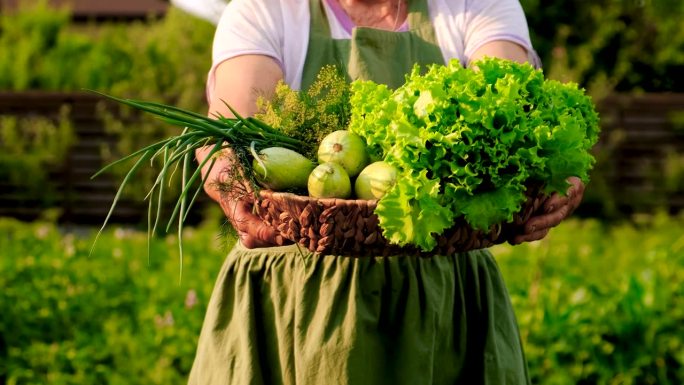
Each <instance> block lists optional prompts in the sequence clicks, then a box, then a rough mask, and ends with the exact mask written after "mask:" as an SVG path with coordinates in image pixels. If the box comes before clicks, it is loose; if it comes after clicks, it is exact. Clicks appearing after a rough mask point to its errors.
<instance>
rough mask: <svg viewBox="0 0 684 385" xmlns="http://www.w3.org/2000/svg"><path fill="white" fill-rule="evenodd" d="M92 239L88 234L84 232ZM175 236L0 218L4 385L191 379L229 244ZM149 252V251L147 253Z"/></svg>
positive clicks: (196, 235) (209, 237)
mask: <svg viewBox="0 0 684 385" xmlns="http://www.w3.org/2000/svg"><path fill="white" fill-rule="evenodd" d="M87 234H91V233H90V232H87ZM185 238H186V241H185V244H184V246H185V248H184V260H183V270H182V272H183V275H182V278H179V273H180V271H181V270H180V265H179V259H178V245H177V242H176V241H175V238H173V237H169V238H158V239H153V240H152V243H151V245H150V258H149V259H147V257H146V256H145V254H146V253H145V252H144V250H147V236H146V234H145V233H141V232H136V231H131V230H127V229H123V228H118V229H113V230H109V231H106V232H105V233H104V234H103V236H102V237H101V238H100V240H99V241H98V243H97V244H96V246H95V248H94V249H93V252H92V254H91V255H90V254H89V252H90V248H91V245H92V242H93V238H92V237H91V236H86V237H83V236H79V235H77V234H75V233H63V232H61V231H60V230H59V229H58V228H57V227H55V226H54V225H51V224H48V223H34V224H22V223H19V222H15V221H12V220H7V219H4V220H3V219H0V286H1V287H2V288H3V294H2V295H1V296H0V312H2V317H0V383H3V384H4V383H8V384H35V383H49V384H127V385H128V384H165V385H166V384H173V383H178V384H180V383H184V381H185V377H186V375H187V373H188V371H189V369H190V366H191V364H192V360H193V358H194V352H195V348H196V341H197V337H198V336H199V331H200V327H201V323H202V319H203V316H204V311H205V309H206V304H207V301H208V298H209V295H210V291H211V289H212V282H213V279H214V278H215V276H216V274H217V272H218V270H219V268H220V266H221V263H222V261H223V256H224V255H225V251H226V246H225V245H223V246H217V239H218V238H217V235H216V234H215V228H214V229H212V230H209V229H201V230H193V229H187V230H186V232H185ZM141 250H143V251H141Z"/></svg>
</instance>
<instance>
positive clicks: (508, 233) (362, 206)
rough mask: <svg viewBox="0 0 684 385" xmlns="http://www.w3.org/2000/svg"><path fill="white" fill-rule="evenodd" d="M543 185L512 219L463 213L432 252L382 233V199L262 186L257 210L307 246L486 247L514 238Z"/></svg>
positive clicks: (362, 249)
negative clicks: (480, 222) (488, 221)
mask: <svg viewBox="0 0 684 385" xmlns="http://www.w3.org/2000/svg"><path fill="white" fill-rule="evenodd" d="M545 199H546V197H545V196H544V195H543V194H542V193H541V189H540V188H528V198H527V202H526V203H525V204H524V205H523V209H522V210H521V212H520V213H519V214H517V215H516V216H515V218H514V220H513V221H512V222H511V223H504V224H500V225H494V226H492V228H491V229H490V231H488V232H485V231H476V230H473V229H472V228H471V227H470V226H468V225H467V224H466V223H465V221H463V220H462V219H460V220H458V221H457V222H456V223H455V224H454V226H453V227H452V228H450V229H449V230H447V231H445V233H444V234H443V235H442V236H441V237H440V238H439V239H438V246H437V248H436V249H435V250H433V251H432V252H430V253H429V254H428V253H424V252H421V251H420V250H418V249H417V248H413V247H399V246H396V245H391V244H389V242H388V241H387V239H385V238H384V237H383V236H382V229H381V228H380V227H379V225H378V217H377V215H375V213H374V209H375V206H376V203H377V201H368V200H348V199H316V198H312V197H308V196H300V195H294V194H291V193H281V192H273V191H269V190H261V191H260V192H259V199H258V201H257V203H256V204H255V209H256V210H255V211H256V214H257V215H258V216H259V217H260V218H261V219H262V220H263V221H264V222H265V223H266V224H268V225H270V226H272V227H273V228H276V229H277V230H278V232H279V233H280V235H282V236H283V237H285V238H286V239H289V240H291V241H293V242H296V243H299V244H300V245H302V246H304V247H306V248H307V249H309V250H311V251H314V252H319V253H324V254H350V255H359V256H365V255H397V254H404V255H434V254H442V255H450V254H453V253H457V252H464V251H469V250H475V249H481V248H485V247H489V246H492V245H495V244H498V243H503V242H506V241H508V240H510V239H511V237H512V236H513V235H514V234H515V233H516V232H517V229H518V228H519V227H520V226H521V225H522V224H523V223H524V222H525V221H527V219H528V218H529V217H530V216H531V215H532V213H534V212H536V211H537V210H539V209H540V207H541V206H542V204H543V202H544V200H545Z"/></svg>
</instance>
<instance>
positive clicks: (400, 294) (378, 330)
mask: <svg viewBox="0 0 684 385" xmlns="http://www.w3.org/2000/svg"><path fill="white" fill-rule="evenodd" d="M310 9H311V29H310V32H311V33H310V38H309V48H308V53H307V60H306V65H305V67H304V75H303V78H302V85H303V88H302V89H306V88H305V87H306V86H308V85H310V84H311V82H312V81H313V79H314V77H315V74H316V73H317V71H318V69H319V68H320V67H321V66H322V65H325V64H338V65H342V66H343V68H345V69H346V71H347V74H348V76H349V78H350V79H372V80H375V81H382V82H385V83H387V84H389V85H390V86H393V87H396V86H398V85H400V84H401V83H403V81H404V75H405V74H406V73H408V71H409V70H410V69H411V67H412V66H413V64H414V63H421V64H429V63H434V62H440V63H443V58H442V56H441V53H440V51H439V48H438V47H437V45H436V44H434V43H435V37H434V31H433V29H432V26H431V25H430V23H429V18H428V15H427V5H426V0H416V1H411V4H410V12H409V16H408V20H409V31H407V32H388V31H380V30H375V29H370V28H355V29H354V30H353V33H352V39H351V40H333V39H331V38H330V33H329V30H328V23H327V20H326V19H325V13H324V12H323V11H322V9H321V4H320V3H319V1H318V0H312V1H311V5H310ZM528 383H529V380H528V375H527V369H526V364H525V360H524V356H523V352H522V347H521V343H520V336H519V333H518V326H517V323H516V320H515V317H514V315H513V310H512V306H511V302H510V299H509V296H508V293H507V291H506V288H505V285H504V282H503V280H502V277H501V274H500V272H499V269H498V267H497V265H496V262H495V261H494V258H493V257H492V255H491V254H490V253H489V251H487V250H477V251H472V252H468V253H461V254H456V255H449V256H433V257H430V258H419V257H408V256H391V257H377V256H370V255H364V256H360V255H355V256H338V255H321V254H317V253H311V252H308V251H306V250H303V249H300V248H298V247H297V246H294V245H292V246H283V247H272V248H262V249H251V250H250V249H246V248H244V247H242V246H241V245H239V244H238V245H236V246H235V247H234V248H233V250H232V251H231V252H230V254H229V255H228V257H227V258H226V261H225V263H224V265H223V267H222V269H221V272H220V273H219V276H218V279H217V282H216V286H215V288H214V291H213V294H212V297H211V299H210V301H209V304H208V308H207V313H206V316H205V320H204V325H203V327H202V331H201V333H200V337H199V342H198V348H197V354H196V357H195V361H194V364H193V367H192V371H191V373H190V378H189V384H190V385H210V384H211V385H224V384H226V385H227V384H232V385H262V384H263V385H271V384H273V385H275V384H278V385H280V384H284V385H285V384H286V385H295V384H296V385H328V384H351V385H385V384H387V385H423V384H425V385H427V384H445V385H446V384H465V385H478V384H491V385H507V384H514V385H519V384H528Z"/></svg>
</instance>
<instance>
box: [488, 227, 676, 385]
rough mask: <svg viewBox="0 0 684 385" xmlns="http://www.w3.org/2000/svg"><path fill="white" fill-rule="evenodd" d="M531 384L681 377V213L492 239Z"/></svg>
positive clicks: (655, 381)
mask: <svg viewBox="0 0 684 385" xmlns="http://www.w3.org/2000/svg"><path fill="white" fill-rule="evenodd" d="M492 252H493V253H494V255H495V256H497V259H498V261H499V264H500V266H501V269H502V271H503V274H504V277H505V278H506V282H507V285H508V288H509V291H510V293H511V296H512V300H513V305H514V308H515V310H516V314H517V317H518V322H519V324H520V328H521V332H522V338H523V342H524V344H525V349H526V351H525V352H526V356H527V358H528V361H529V368H530V374H531V376H532V379H533V383H538V384H660V385H667V384H682V383H684V328H682V325H684V217H679V218H672V217H669V216H667V215H655V216H643V217H640V218H635V222H634V223H633V224H621V225H615V226H609V225H606V224H605V223H601V222H599V221H595V220H585V221H570V222H566V223H564V224H563V225H561V226H560V227H559V228H557V229H554V230H553V231H552V232H551V234H550V236H549V237H548V238H546V239H545V240H543V241H541V242H535V243H528V244H524V245H520V246H517V247H510V246H497V247H494V248H493V249H492Z"/></svg>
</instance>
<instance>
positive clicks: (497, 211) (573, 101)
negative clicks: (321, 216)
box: [350, 59, 598, 251]
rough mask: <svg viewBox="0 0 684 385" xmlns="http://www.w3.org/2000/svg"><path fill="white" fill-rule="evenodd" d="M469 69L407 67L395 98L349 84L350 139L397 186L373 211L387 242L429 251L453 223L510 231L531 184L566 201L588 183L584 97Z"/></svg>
mask: <svg viewBox="0 0 684 385" xmlns="http://www.w3.org/2000/svg"><path fill="white" fill-rule="evenodd" d="M475 67H476V68H477V70H472V69H466V68H463V67H462V66H461V65H460V63H459V62H458V61H456V60H454V61H451V62H450V63H449V64H447V65H445V66H443V65H433V66H430V67H429V68H427V70H426V71H421V69H420V68H418V67H415V68H414V69H413V71H412V72H411V73H410V74H409V75H408V76H407V78H406V82H405V84H404V85H402V86H401V87H399V88H398V89H396V90H390V89H388V88H387V87H385V86H380V85H376V84H374V83H372V82H354V83H353V84H352V97H351V104H352V118H351V124H350V130H352V131H353V132H355V133H357V134H359V135H360V136H362V137H363V138H365V140H366V142H367V143H368V145H369V147H370V148H371V149H373V151H374V152H375V155H376V157H377V158H382V159H384V160H385V161H387V162H388V163H390V164H392V165H393V166H395V167H396V168H397V169H399V170H401V172H402V173H403V174H404V176H405V177H404V178H401V179H400V183H399V184H398V185H397V188H396V189H394V190H392V192H390V193H389V194H388V195H387V196H386V197H384V198H383V199H381V200H380V202H379V203H378V210H376V213H377V214H378V216H379V217H380V222H381V226H382V227H383V229H384V231H385V236H386V237H387V238H389V239H390V240H391V241H392V242H395V243H399V244H414V245H419V246H420V247H422V248H424V250H426V251H429V250H430V249H429V248H430V247H431V246H433V245H434V244H435V243H434V242H435V241H434V235H435V234H440V233H441V232H442V231H443V230H444V229H446V228H448V227H450V226H451V224H450V223H453V220H454V219H455V218H457V217H463V218H465V220H466V221H467V222H468V223H469V224H470V225H471V226H473V227H475V228H479V229H487V228H489V227H491V225H493V224H495V223H499V222H505V221H510V220H511V219H512V218H513V215H514V214H515V213H516V212H517V211H518V210H520V207H521V205H522V203H523V202H524V200H525V195H524V191H525V189H526V187H527V186H528V185H529V184H532V183H534V184H543V185H544V186H545V188H546V191H547V192H549V193H552V192H560V193H565V191H566V189H567V181H566V179H567V178H568V177H570V176H578V177H580V178H581V179H582V180H583V181H584V182H585V183H586V182H588V179H589V178H588V175H589V170H590V169H591V167H592V166H593V163H594V158H593V157H592V155H591V153H590V152H589V151H590V149H591V147H592V146H593V145H594V144H595V143H596V141H597V140H598V115H597V114H596V111H595V109H594V105H593V103H592V101H591V99H590V98H589V97H588V96H586V95H585V94H584V92H583V90H581V89H579V88H578V87H577V85H576V84H572V83H568V84H563V83H560V82H557V81H552V80H546V79H544V75H543V73H542V72H541V71H540V70H536V69H534V68H533V67H532V66H531V65H529V64H520V63H515V62H512V61H506V60H501V59H484V60H481V61H478V62H477V63H475ZM435 189H436V190H435ZM426 210H432V211H431V212H427V211H426ZM425 219H429V220H425ZM446 221H451V222H450V223H447V222H446ZM419 226H420V227H421V228H418V227H419ZM422 227H424V228H422Z"/></svg>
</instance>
